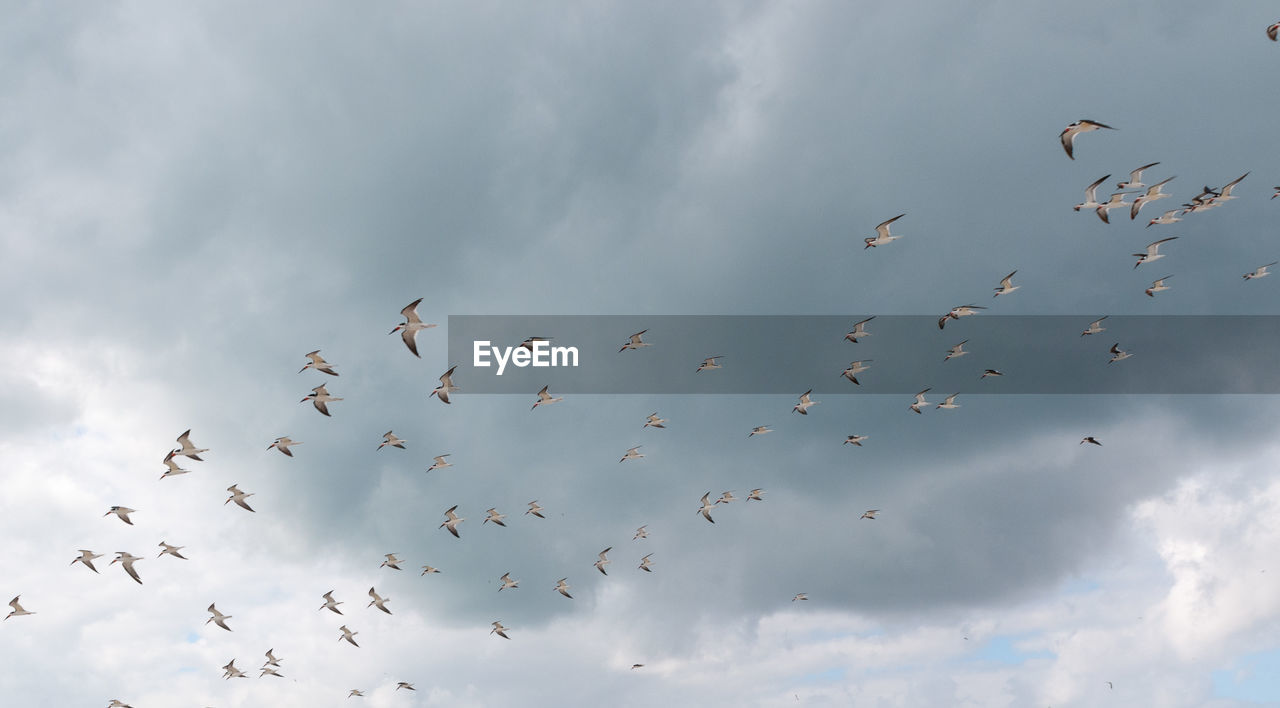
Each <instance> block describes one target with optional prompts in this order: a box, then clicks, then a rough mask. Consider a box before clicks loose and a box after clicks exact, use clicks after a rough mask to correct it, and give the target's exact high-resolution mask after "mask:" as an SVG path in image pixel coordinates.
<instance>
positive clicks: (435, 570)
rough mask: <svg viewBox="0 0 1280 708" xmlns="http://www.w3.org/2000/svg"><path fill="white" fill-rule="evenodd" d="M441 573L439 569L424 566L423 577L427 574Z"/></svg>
mask: <svg viewBox="0 0 1280 708" xmlns="http://www.w3.org/2000/svg"><path fill="white" fill-rule="evenodd" d="M439 572H440V569H439V568H433V567H431V566H429V565H424V566H422V575H426V574H427V573H439Z"/></svg>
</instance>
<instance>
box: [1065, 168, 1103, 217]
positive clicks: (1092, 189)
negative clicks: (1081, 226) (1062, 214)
mask: <svg viewBox="0 0 1280 708" xmlns="http://www.w3.org/2000/svg"><path fill="white" fill-rule="evenodd" d="M1110 177H1111V175H1103V176H1102V177H1100V178H1098V181H1097V182H1094V183H1093V184H1091V185H1089V186H1088V187H1085V188H1084V201H1083V202H1081V203H1079V204H1077V205H1075V206H1073V207H1071V208H1072V209H1075V210H1076V211H1080V210H1081V209H1097V208H1098V207H1100V206H1102V205H1101V204H1099V203H1098V185H1100V184H1102V183H1103V182H1105V181H1107V179H1108V178H1110Z"/></svg>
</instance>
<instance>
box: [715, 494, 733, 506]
mask: <svg viewBox="0 0 1280 708" xmlns="http://www.w3.org/2000/svg"><path fill="white" fill-rule="evenodd" d="M737 500H738V498H737V497H735V496H733V492H731V491H730V492H723V493H721V494H720V498H719V499H717V500H716V504H728V503H729V502H734V501H737Z"/></svg>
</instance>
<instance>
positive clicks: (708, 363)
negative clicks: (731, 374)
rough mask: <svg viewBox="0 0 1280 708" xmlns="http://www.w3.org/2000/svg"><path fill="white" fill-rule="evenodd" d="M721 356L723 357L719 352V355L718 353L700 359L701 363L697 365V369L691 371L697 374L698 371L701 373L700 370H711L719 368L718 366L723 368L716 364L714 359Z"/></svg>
mask: <svg viewBox="0 0 1280 708" xmlns="http://www.w3.org/2000/svg"><path fill="white" fill-rule="evenodd" d="M723 358H724V355H723V354H721V355H719V356H709V357H707V358H706V359H703V360H702V363H701V364H699V365H698V368H697V370H696V371H694V372H693V373H695V374H698V373H701V372H703V371H711V370H712V369H720V368H723V367H721V366H720V365H719V364H717V363H716V359H723Z"/></svg>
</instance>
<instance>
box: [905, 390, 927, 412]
mask: <svg viewBox="0 0 1280 708" xmlns="http://www.w3.org/2000/svg"><path fill="white" fill-rule="evenodd" d="M928 392H929V389H927V388H926V389H925V390H923V391H921V392H920V393H917V394H916V402H915V403H912V404H911V405H910V406H907V407H908V408H910V409H911V410H913V411H915V412H916V413H920V412H921V410H920V408H921V407H923V406H927V405H929V402H928V401H926V400H924V395H925V394H926V393H928Z"/></svg>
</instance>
